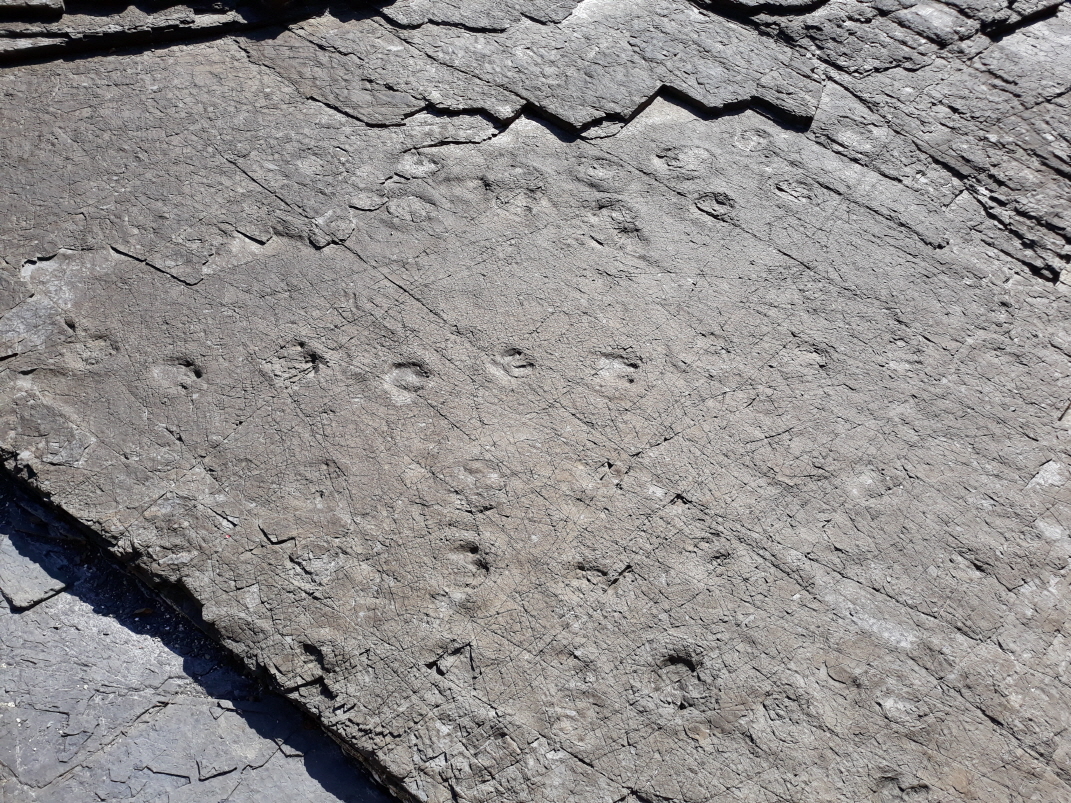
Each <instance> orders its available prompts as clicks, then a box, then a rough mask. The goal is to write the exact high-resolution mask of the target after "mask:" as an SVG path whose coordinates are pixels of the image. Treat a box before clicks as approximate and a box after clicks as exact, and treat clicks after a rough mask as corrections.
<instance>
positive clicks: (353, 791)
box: [0, 479, 389, 803]
mask: <svg viewBox="0 0 1071 803" xmlns="http://www.w3.org/2000/svg"><path fill="white" fill-rule="evenodd" d="M0 537H2V538H3V539H4V545H5V546H4V548H3V550H0V589H2V590H3V592H4V594H5V596H7V597H10V596H11V593H10V590H11V588H12V587H14V588H17V589H22V588H24V587H25V586H26V583H25V582H21V583H19V582H16V585H15V586H12V585H9V580H10V579H11V578H12V577H13V576H15V577H16V578H17V577H18V576H19V575H18V574H16V572H18V573H25V572H26V571H27V566H30V565H32V566H34V567H35V568H36V572H37V574H38V575H41V576H45V577H48V576H50V575H54V574H61V575H62V577H63V578H64V579H63V581H62V583H61V584H60V585H61V587H62V585H63V584H64V583H66V584H69V586H68V588H69V590H68V592H67V593H64V594H61V595H59V596H55V595H54V593H55V592H54V591H52V589H51V588H48V587H42V592H47V593H49V594H51V596H49V597H48V598H47V601H45V600H44V599H43V598H41V597H43V593H42V594H39V595H38V596H39V598H38V599H37V600H36V601H34V602H31V601H30V600H29V599H28V598H25V597H24V598H23V600H22V601H23V602H24V603H25V604H24V605H23V606H22V609H15V608H14V607H8V606H2V605H0V648H2V659H0V695H2V698H0V799H3V800H4V801H5V803H24V802H25V803H30V801H40V803H85V801H90V800H100V801H118V800H124V801H136V802H137V803H148V801H156V803H179V801H188V802H189V803H205V801H218V800H226V801H228V803H290V801H294V800H300V801H302V803H340V802H344V803H385V801H386V800H388V799H389V798H387V796H386V795H385V794H384V793H382V792H380V791H378V790H377V789H376V788H375V787H374V786H373V785H372V784H371V782H370V781H367V780H364V781H362V778H361V774H360V771H359V770H358V769H357V768H355V767H354V766H353V765H352V764H351V763H350V762H348V761H347V760H346V759H345V758H344V757H343V756H342V754H341V751H340V750H339V748H338V747H337V745H334V744H332V743H331V741H330V740H329V739H328V738H327V737H326V736H324V735H323V734H322V733H320V732H319V731H318V729H317V728H316V726H315V725H314V724H311V723H309V722H308V721H307V720H306V721H303V720H302V717H301V716H300V715H299V714H298V713H297V712H296V711H295V710H294V709H293V707H292V706H290V705H288V704H287V703H286V702H285V701H283V700H281V699H279V698H278V697H275V696H274V695H264V694H261V692H260V690H259V689H258V688H257V687H256V686H255V685H254V684H252V683H250V682H249V681H247V680H246V679H245V678H243V677H242V676H241V675H240V674H239V673H237V672H236V671H235V668H234V667H233V666H232V665H231V663H230V661H229V660H228V658H227V656H225V655H224V654H223V653H222V651H221V650H220V649H219V647H218V646H216V645H215V644H213V643H212V642H211V641H209V640H208V639H207V638H206V637H205V636H204V635H203V634H202V633H200V632H199V631H197V630H195V629H194V628H193V626H192V625H191V624H190V623H189V622H188V621H187V620H186V619H185V618H183V617H181V616H179V615H177V614H176V613H174V612H173V611H170V610H169V609H167V608H166V607H163V608H160V607H150V606H156V605H157V603H156V602H154V601H153V600H152V599H150V598H149V597H147V596H146V595H145V593H144V592H143V591H142V590H141V589H140V588H139V587H138V586H137V585H136V584H135V583H134V582H133V581H132V580H131V579H129V578H127V577H125V576H124V575H123V574H122V573H121V572H120V571H119V569H118V568H117V567H115V566H111V565H107V564H106V563H105V562H104V561H102V560H101V555H100V554H99V552H97V551H96V550H94V549H91V548H89V547H88V545H87V544H85V542H84V541H83V540H82V536H81V535H80V533H79V532H78V530H77V529H75V528H72V527H71V526H69V524H67V523H65V522H64V521H63V520H62V519H61V518H60V517H58V516H56V515H54V514H53V513H51V512H50V511H48V510H46V509H43V508H41V507H40V506H39V505H36V504H34V502H33V501H32V500H30V499H29V498H27V496H26V494H25V493H23V492H20V491H19V490H18V489H17V488H15V487H13V484H12V482H11V480H10V479H5V480H4V483H3V487H2V488H0ZM13 554H14V555H18V556H19V558H12V555H13ZM28 555H33V557H32V558H29V557H27V556H28ZM38 561H39V562H38ZM53 582H55V581H53Z"/></svg>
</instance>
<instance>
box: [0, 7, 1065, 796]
mask: <svg viewBox="0 0 1071 803" xmlns="http://www.w3.org/2000/svg"><path fill="white" fill-rule="evenodd" d="M998 6H999V7H998ZM264 13H266V12H264ZM278 13H280V14H283V13H293V14H296V13H297V12H295V11H294V10H293V9H291V11H290V12H284V11H280V12H278ZM299 16H300V15H299ZM65 19H66V17H64V20H65ZM61 23H62V21H61ZM124 25H125V23H123V24H117V25H116V31H115V33H116V35H117V36H118V35H120V34H122V35H125V34H127V33H129V29H128V28H125V27H123V26H124ZM11 30H12V31H14V30H15V29H14V28H12V29H11ZM20 30H21V32H20V33H18V34H17V36H19V37H21V38H22V39H25V40H32V39H33V37H34V36H42V37H45V38H47V37H48V36H51V35H52V33H54V31H53V32H51V33H50V32H49V31H48V30H46V29H45V28H41V29H40V30H39V31H38V32H37V33H34V32H31V31H27V30H24V29H20ZM9 36H11V37H15V36H16V34H14V33H11V34H9ZM116 41H122V40H121V39H119V40H116ZM1069 42H1071V14H1069V13H1068V9H1067V8H1066V6H1056V5H1052V4H1048V5H1046V4H1041V3H1034V4H1026V5H1020V4H1015V3H1013V4H1008V5H1005V4H989V5H987V4H985V3H976V4H972V5H969V7H968V4H960V5H953V4H941V3H936V2H924V3H919V4H913V5H912V4H909V3H896V4H888V3H884V2H865V1H864V0H860V1H859V2H842V1H841V0H831V1H830V2H828V3H825V4H811V3H806V4H796V3H787V4H774V3H761V4H747V3H733V4H728V3H714V4H710V5H709V7H708V6H707V5H705V4H704V5H697V4H693V3H689V2H685V1H684V0H662V1H661V2H657V3H645V2H638V0H637V1H636V2H609V1H608V0H584V2H582V3H571V2H543V3H525V2H510V3H490V2H486V3H477V2H472V3H460V2H455V3H430V2H424V1H422V0H411V2H396V3H393V4H385V5H382V6H374V7H363V6H360V7H359V6H354V7H351V8H346V9H340V8H332V9H331V10H330V11H329V12H323V13H316V14H311V12H310V15H308V16H307V18H305V19H302V20H301V21H296V22H291V23H290V24H288V25H286V26H279V27H275V28H272V27H264V26H260V27H255V26H246V27H244V28H242V29H241V30H238V29H234V31H232V32H231V33H230V34H229V35H227V36H219V37H217V38H215V39H209V40H203V41H190V42H183V43H179V44H171V45H169V46H166V47H164V46H160V47H142V48H140V49H137V50H130V51H126V52H116V53H103V52H102V53H99V54H95V55H93V56H92V57H85V58H79V59H74V60H65V61H62V62H60V61H47V60H44V61H38V62H36V63H25V64H18V65H16V66H11V67H8V68H7V69H6V70H5V71H4V72H2V73H0V92H3V98H4V101H3V111H2V112H0V125H2V126H3V135H2V137H0V175H2V178H0V193H3V198H2V202H0V203H2V207H3V209H4V210H5V211H6V212H7V221H6V223H5V224H4V225H3V226H2V227H0V258H2V260H3V265H4V266H5V271H4V273H3V285H2V287H0V290H2V292H3V297H4V304H3V307H4V309H5V310H6V312H5V313H4V315H3V317H2V318H0V347H2V348H0V357H2V358H3V363H2V365H0V398H2V399H3V402H2V404H0V411H2V413H3V420H2V422H0V443H2V445H3V448H4V449H5V450H6V451H5V454H6V455H7V464H8V466H9V468H10V469H11V470H12V471H15V472H19V473H21V474H23V475H24V476H26V477H27V478H29V479H31V480H32V481H33V482H34V483H35V484H36V485H37V486H38V488H40V489H41V490H42V491H43V492H44V493H46V494H48V495H50V496H51V498H52V499H53V500H54V501H55V502H57V503H58V504H60V505H62V506H63V507H64V508H65V509H66V510H68V511H69V512H70V513H72V514H73V515H75V516H76V517H77V518H78V519H80V520H81V521H83V522H85V523H86V524H88V525H89V526H91V527H92V528H93V529H94V530H96V531H97V532H98V533H99V534H100V535H101V538H102V540H103V541H104V543H106V544H107V545H108V548H109V549H111V550H112V551H113V552H114V554H116V555H117V556H119V557H120V558H121V559H122V560H124V561H125V562H127V563H128V564H129V565H130V567H131V568H132V569H133V570H134V571H135V572H137V573H138V574H139V575H140V576H142V577H145V578H146V579H148V580H149V581H150V582H152V583H154V584H155V585H156V587H157V588H158V589H159V590H160V591H161V593H165V594H167V595H169V596H170V597H172V598H173V599H175V600H177V601H180V602H181V603H182V604H184V605H185V607H186V609H187V610H188V611H189V612H190V613H191V615H193V616H194V617H195V618H198V619H200V620H201V621H202V622H203V623H204V624H205V625H206V626H207V627H209V628H210V629H211V630H212V632H214V633H215V634H216V635H217V637H218V638H219V639H221V640H222V642H223V643H224V644H225V645H226V646H227V647H228V648H229V649H230V650H232V651H233V652H234V653H235V654H236V655H238V656H240V657H241V658H242V659H243V660H245V661H246V662H247V663H248V664H249V665H250V666H251V667H253V668H255V669H257V670H259V671H261V672H263V673H264V674H265V675H266V676H268V677H270V678H271V679H272V680H273V681H274V683H276V684H277V685H278V687H279V688H281V689H282V690H284V691H285V692H286V694H288V695H289V696H290V697H291V698H292V699H294V700H296V701H297V702H299V703H300V704H301V705H302V706H303V707H304V708H305V709H306V710H307V711H309V712H310V713H311V714H312V715H314V716H315V717H316V718H317V719H318V720H319V721H320V722H321V723H322V724H323V725H324V726H325V727H326V728H327V729H329V730H330V731H331V732H332V733H333V734H335V735H336V736H337V738H339V739H340V740H341V741H342V742H343V743H345V744H346V745H347V746H348V747H349V748H350V749H351V751H352V752H353V753H354V754H356V755H358V756H360V757H361V758H362V759H363V760H364V761H365V762H366V763H367V764H368V765H369V766H371V767H372V768H373V769H374V770H375V772H376V773H377V774H378V775H379V776H380V777H381V778H382V779H383V780H384V781H385V782H386V783H388V784H389V785H390V786H391V787H392V789H393V790H394V791H395V792H396V793H397V794H399V795H400V796H402V797H403V798H405V799H411V800H422V801H435V802H436V803H438V802H439V801H514V800H515V801H560V800H570V801H593V802H594V801H606V802H607V803H609V802H610V801H630V802H631V803H644V802H647V803H650V802H651V801H662V800H672V801H707V800H719V801H720V800H743V801H783V800H789V801H805V800H806V801H811V800H829V801H846V802H847V801H862V800H868V801H869V800H873V801H880V803H888V802H889V801H899V800H911V801H929V803H936V801H969V800H984V801H1009V803H1010V802H1011V801H1027V800H1037V801H1059V800H1071V789H1069V784H1071V741H1069V737H1068V735H1067V734H1068V732H1069V731H1068V727H1069V725H1071V703H1069V702H1068V701H1069V700H1071V696H1069V695H1068V688H1067V681H1068V677H1067V661H1068V658H1067V641H1066V634H1065V632H1064V631H1065V629H1066V627H1067V624H1066V622H1067V613H1068V607H1069V602H1071V592H1069V588H1068V566H1069V563H1068V560H1069V557H1071V537H1069V532H1071V511H1069V509H1068V501H1069V498H1071V486H1069V485H1068V479H1069V476H1071V474H1069V469H1068V463H1069V456H1068V453H1067V439H1068V427H1069V426H1071V416H1069V414H1068V407H1069V404H1071V402H1069V398H1071V397H1069V395H1068V389H1067V388H1068V383H1069V371H1071V365H1069V362H1068V360H1069V357H1071V333H1069V332H1071V330H1069V329H1068V324H1067V321H1068V313H1069V308H1068V295H1067V293H1066V290H1067V282H1066V280H1065V279H1066V277H1065V276H1064V275H1063V271H1064V268H1065V266H1066V263H1067V259H1068V255H1069V246H1068V229H1067V226H1068V212H1069V209H1071V206H1069V204H1071V200H1069V199H1071V194H1069V193H1068V181H1067V178H1068V175H1069V172H1068V169H1069V165H1068V141H1069V135H1071V132H1069V128H1068V127H1069V125H1071V122H1069V121H1071V115H1069V114H1068V109H1067V98H1068V91H1069V89H1071V61H1069V54H1071V47H1068V44H1069ZM62 46H63V47H66V46H67V45H62ZM57 47H59V46H57ZM34 52H37V51H34ZM40 52H41V53H45V54H47V52H48V51H47V50H41V51H40ZM1068 276H1071V274H1068Z"/></svg>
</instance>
